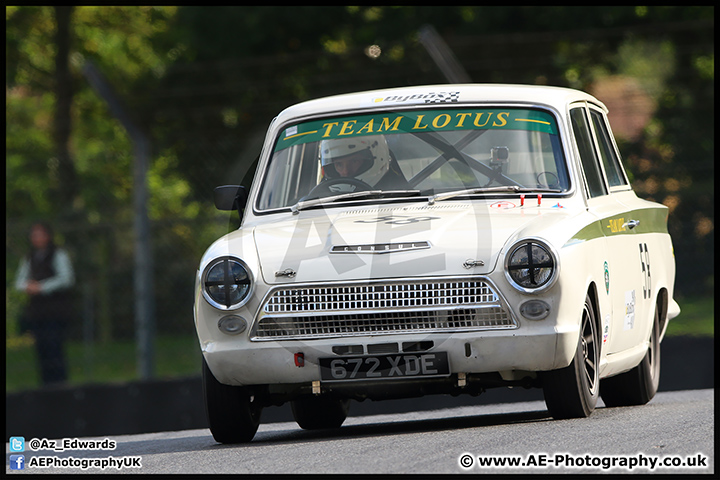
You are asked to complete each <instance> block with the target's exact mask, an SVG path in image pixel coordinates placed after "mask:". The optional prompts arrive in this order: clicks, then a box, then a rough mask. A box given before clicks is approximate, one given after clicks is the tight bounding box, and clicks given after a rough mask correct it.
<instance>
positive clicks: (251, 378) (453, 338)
mask: <svg viewBox="0 0 720 480" xmlns="http://www.w3.org/2000/svg"><path fill="white" fill-rule="evenodd" d="M578 334H579V332H578V330H577V328H574V327H572V326H569V327H568V328H566V329H565V330H562V331H560V330H559V329H558V328H556V327H554V326H549V325H546V326H541V325H529V326H527V327H521V328H518V329H514V330H505V331H484V332H464V333H453V334H419V335H407V334H404V335H384V336H382V338H378V337H371V336H356V337H351V338H334V339H319V340H311V341H304V342H301V341H292V340H287V341H273V342H243V345H242V348H238V345H237V344H236V343H234V342H208V343H206V344H204V345H203V355H204V356H205V360H206V361H207V363H208V366H209V367H210V370H211V371H212V372H213V374H214V375H215V377H216V378H217V379H218V381H220V382H221V383H224V384H228V385H266V384H301V383H311V382H316V381H320V379H321V378H320V367H319V359H320V358H324V357H337V358H340V357H339V356H338V355H337V354H336V353H334V352H333V347H342V346H347V345H350V344H352V345H355V346H360V345H361V346H362V352H364V354H367V352H368V351H373V348H374V347H373V346H378V345H379V344H382V346H383V347H385V346H388V345H392V344H395V345H397V349H398V351H399V352H402V345H403V344H408V343H420V342H424V343H422V344H423V345H430V343H429V342H432V343H431V345H432V346H431V348H430V349H429V350H427V351H429V352H447V355H448V363H449V368H450V373H451V375H452V374H457V373H464V374H473V373H490V372H500V373H501V375H503V378H512V372H514V371H524V372H535V371H543V370H553V369H557V368H562V367H565V366H567V365H568V364H569V363H570V361H571V359H572V357H573V355H574V353H575V349H576V347H577V339H578ZM368 347H370V349H369V348H368ZM297 354H301V356H302V359H303V361H302V362H298V356H297ZM413 380H415V381H422V377H420V378H418V377H415V378H414V379H413ZM382 381H384V380H383V379H380V380H378V382H382ZM332 383H336V382H332ZM338 383H351V381H349V382H338Z"/></svg>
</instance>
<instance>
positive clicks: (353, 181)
mask: <svg viewBox="0 0 720 480" xmlns="http://www.w3.org/2000/svg"><path fill="white" fill-rule="evenodd" d="M336 185H350V186H352V187H354V188H352V189H351V190H347V191H345V190H342V189H341V190H339V191H334V190H332V189H331V187H334V186H336ZM369 190H372V187H371V186H370V185H368V184H367V183H365V182H363V181H362V180H358V179H357V178H353V177H340V178H333V179H331V180H325V181H324V182H320V183H319V184H317V185H316V186H315V188H313V189H312V190H310V193H308V194H307V195H306V196H305V199H313V198H322V197H329V196H331V195H338V194H341V193H352V192H365V191H369Z"/></svg>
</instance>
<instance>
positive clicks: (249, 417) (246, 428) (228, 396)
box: [203, 358, 262, 443]
mask: <svg viewBox="0 0 720 480" xmlns="http://www.w3.org/2000/svg"><path fill="white" fill-rule="evenodd" d="M203 390H204V392H205V411H206V413H207V418H208V423H209V424H210V432H211V433H212V436H213V438H214V439H215V441H216V442H219V443H244V442H249V441H250V440H252V439H253V437H254V436H255V432H257V429H258V426H259V425H260V413H261V411H262V409H261V407H258V406H257V405H255V404H253V402H252V401H251V400H252V395H251V393H250V391H249V390H248V389H247V388H245V387H236V386H232V385H225V384H222V383H220V382H219V381H218V380H217V379H216V378H215V376H214V375H213V374H212V372H211V371H210V368H209V367H208V365H207V362H206V361H205V359H204V358H203Z"/></svg>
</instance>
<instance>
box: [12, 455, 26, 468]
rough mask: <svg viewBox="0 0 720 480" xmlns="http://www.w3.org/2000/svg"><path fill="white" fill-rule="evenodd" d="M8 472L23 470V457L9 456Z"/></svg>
mask: <svg viewBox="0 0 720 480" xmlns="http://www.w3.org/2000/svg"><path fill="white" fill-rule="evenodd" d="M10 470H25V455H10Z"/></svg>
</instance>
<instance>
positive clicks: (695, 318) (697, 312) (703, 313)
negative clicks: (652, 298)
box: [665, 297, 715, 337]
mask: <svg viewBox="0 0 720 480" xmlns="http://www.w3.org/2000/svg"><path fill="white" fill-rule="evenodd" d="M675 301H677V303H678V305H680V310H681V312H680V315H678V316H677V317H675V318H674V319H672V320H670V323H668V327H667V331H666V333H665V335H666V336H669V337H672V336H679V335H689V336H700V337H714V336H715V298H714V297H700V298H691V297H686V298H676V299H675Z"/></svg>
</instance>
